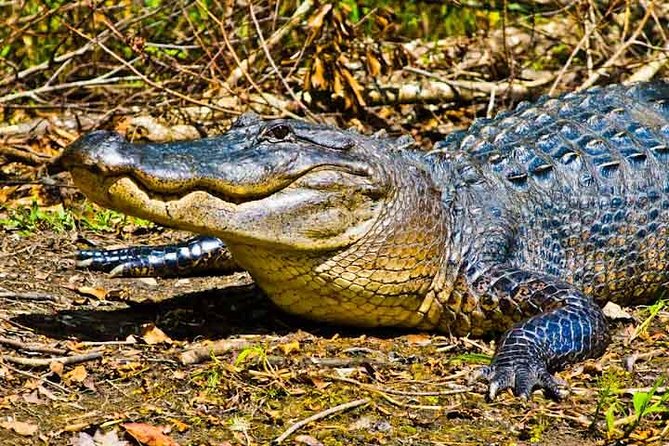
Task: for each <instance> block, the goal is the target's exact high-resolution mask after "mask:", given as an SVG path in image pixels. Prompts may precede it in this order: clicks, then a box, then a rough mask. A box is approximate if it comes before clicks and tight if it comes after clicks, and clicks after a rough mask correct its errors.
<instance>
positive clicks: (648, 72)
mask: <svg viewBox="0 0 669 446" xmlns="http://www.w3.org/2000/svg"><path fill="white" fill-rule="evenodd" d="M668 62H669V43H668V44H667V45H666V46H665V47H664V48H662V49H661V50H658V51H655V53H653V56H652V57H651V60H650V61H649V62H646V63H644V64H642V65H641V68H639V69H638V70H637V71H635V72H634V73H632V75H631V76H630V77H629V78H628V79H627V80H625V81H623V84H625V85H630V84H635V83H637V82H647V81H649V80H651V79H652V78H653V77H655V75H656V74H657V72H658V71H660V70H661V69H662V67H663V66H665V65H666V64H667V63H668Z"/></svg>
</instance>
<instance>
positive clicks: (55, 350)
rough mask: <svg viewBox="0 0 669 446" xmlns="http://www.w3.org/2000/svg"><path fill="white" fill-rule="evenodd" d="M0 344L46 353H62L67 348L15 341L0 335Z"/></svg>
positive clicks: (65, 351) (64, 352)
mask: <svg viewBox="0 0 669 446" xmlns="http://www.w3.org/2000/svg"><path fill="white" fill-rule="evenodd" d="M0 344H3V345H8V346H10V347H12V348H15V349H17V350H25V351H28V352H39V353H48V354H50V355H64V354H66V353H67V350H63V349H62V348H55V347H49V346H48V345H43V344H28V343H26V342H21V341H17V340H16V339H10V338H5V337H4V336H0Z"/></svg>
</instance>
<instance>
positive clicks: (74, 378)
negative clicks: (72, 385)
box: [64, 365, 88, 383]
mask: <svg viewBox="0 0 669 446" xmlns="http://www.w3.org/2000/svg"><path fill="white" fill-rule="evenodd" d="M87 377H88V372H86V367H84V366H83V365H78V366H76V367H75V368H73V369H72V370H71V371H69V372H67V373H66V374H65V376H64V379H65V380H66V381H70V382H77V383H82V382H84V380H85V379H86V378H87Z"/></svg>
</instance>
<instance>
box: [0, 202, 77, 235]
mask: <svg viewBox="0 0 669 446" xmlns="http://www.w3.org/2000/svg"><path fill="white" fill-rule="evenodd" d="M0 227H3V228H4V229H7V230H12V231H18V233H19V234H20V235H28V234H32V233H34V232H35V231H38V230H52V231H55V232H63V231H69V230H72V229H74V228H75V219H74V217H73V216H72V214H71V213H69V212H67V211H65V210H64V209H63V207H62V206H54V207H52V208H49V209H43V208H41V207H40V206H39V205H38V204H37V202H35V201H33V202H32V204H31V205H30V206H20V207H16V208H12V209H8V210H7V217H6V218H3V219H0Z"/></svg>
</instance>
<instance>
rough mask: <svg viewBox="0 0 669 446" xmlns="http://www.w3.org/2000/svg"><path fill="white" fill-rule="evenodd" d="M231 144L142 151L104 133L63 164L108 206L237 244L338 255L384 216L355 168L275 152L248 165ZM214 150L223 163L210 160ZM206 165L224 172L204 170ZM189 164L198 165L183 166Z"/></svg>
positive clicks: (365, 174)
mask: <svg viewBox="0 0 669 446" xmlns="http://www.w3.org/2000/svg"><path fill="white" fill-rule="evenodd" d="M229 139H231V138H227V137H225V136H224V137H223V138H221V139H219V140H212V142H211V143H209V145H207V146H204V147H198V146H197V143H193V144H192V146H186V145H182V146H179V145H178V143H177V145H173V144H165V145H144V146H142V145H135V144H130V143H128V142H127V141H125V140H123V139H122V138H121V137H119V136H118V135H116V134H112V133H103V132H97V133H94V134H92V135H89V136H84V137H83V138H82V140H80V141H77V142H75V143H74V144H73V145H72V146H71V147H70V148H68V149H67V150H66V151H65V152H64V154H63V160H62V163H63V164H64V165H65V166H66V167H67V168H68V169H69V170H70V172H71V174H72V177H73V179H74V181H75V183H76V184H77V186H78V187H79V189H80V190H81V191H82V192H84V193H85V194H86V195H87V196H88V197H89V198H90V199H91V200H92V201H94V202H96V203H98V204H100V205H102V206H105V207H109V208H112V209H116V210H119V211H121V212H124V213H126V214H130V215H135V216H138V217H142V218H146V219H148V220H151V221H154V222H156V223H160V224H163V225H165V226H170V227H175V228H178V229H184V230H188V231H192V232H195V233H199V234H208V235H213V236H217V237H220V238H222V239H223V240H225V241H226V242H228V243H230V244H235V243H237V244H239V243H243V244H250V245H282V246H284V248H285V247H288V248H293V249H300V250H302V249H308V250H329V249H337V248H340V247H342V246H348V245H349V244H351V243H352V242H353V241H355V240H357V239H358V238H359V237H360V236H361V235H362V234H364V233H365V232H366V231H367V230H368V229H369V227H370V225H371V224H372V222H373V220H374V219H375V217H376V216H377V213H378V212H377V211H378V209H379V208H380V206H379V204H378V200H380V199H382V198H381V197H380V196H379V194H378V187H376V188H375V185H374V182H373V180H372V178H371V177H370V175H369V169H366V168H365V166H364V165H362V163H360V162H358V161H357V160H355V159H350V158H348V159H347V158H346V157H343V162H340V163H339V164H334V163H332V164H329V163H328V161H329V160H330V159H331V158H333V155H332V152H331V151H329V150H322V151H320V152H317V151H313V150H312V151H311V152H307V151H305V153H306V155H305V153H299V152H296V151H295V149H294V147H289V148H288V149H292V150H285V151H283V152H281V151H280V150H276V147H271V146H266V149H267V150H266V152H267V153H259V154H255V155H253V156H249V151H250V150H251V149H249V148H248V147H243V149H244V150H240V149H237V148H235V147H234V146H233V148H232V149H229V148H228V147H227V146H226V144H227V143H229ZM212 148H217V149H218V150H219V154H218V155H216V153H214V154H213V155H210V153H209V151H211V150H212ZM205 149H208V150H205ZM263 155H265V156H263ZM307 155H308V156H307ZM208 156H213V157H214V158H216V156H218V159H219V160H220V163H219V164H215V163H213V164H207V163H205V162H204V161H206V160H207V157H208ZM188 157H191V158H195V159H198V160H199V163H196V162H193V163H185V162H184V160H185V159H187V158H188ZM268 159H269V161H274V164H268V163H269V161H268ZM254 161H255V162H257V165H256V164H254ZM281 163H283V164H281ZM193 166H194V167H193ZM170 167H172V169H170ZM206 169H209V170H206ZM203 171H204V173H203ZM217 175H218V178H217V177H216V176H217ZM377 186H378V185H377Z"/></svg>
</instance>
